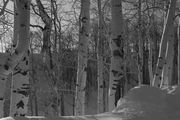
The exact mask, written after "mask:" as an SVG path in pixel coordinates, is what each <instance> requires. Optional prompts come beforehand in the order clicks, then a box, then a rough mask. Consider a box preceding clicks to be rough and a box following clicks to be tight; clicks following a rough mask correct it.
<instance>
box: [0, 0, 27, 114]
mask: <svg viewBox="0 0 180 120" xmlns="http://www.w3.org/2000/svg"><path fill="white" fill-rule="evenodd" d="M19 3H20V4H19V6H17V7H19V10H20V13H19V14H16V13H15V17H16V16H18V15H19V18H20V20H19V22H20V27H19V28H17V29H19V31H20V34H19V37H18V45H17V46H16V47H15V50H14V51H13V53H11V54H6V55H5V56H3V58H2V59H1V63H0V76H1V84H0V89H1V92H0V107H2V108H3V104H1V103H2V102H3V100H4V89H5V88H4V87H5V81H6V76H7V75H8V74H10V73H11V71H12V70H13V69H14V67H15V66H16V65H17V64H18V63H19V61H20V60H21V58H22V56H23V54H24V52H25V51H26V50H27V49H28V46H29V36H28V35H29V20H30V14H29V13H30V12H29V11H30V7H29V4H30V0H24V1H19ZM0 112H1V113H0V115H2V111H0Z"/></svg>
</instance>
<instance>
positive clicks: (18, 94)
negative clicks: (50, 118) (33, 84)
mask: <svg viewBox="0 0 180 120" xmlns="http://www.w3.org/2000/svg"><path fill="white" fill-rule="evenodd" d="M15 3H16V4H15V23H14V40H13V47H15V46H16V45H17V43H18V42H17V41H18V38H19V37H20V35H21V34H20V30H19V29H21V25H22V24H26V25H28V24H29V20H26V21H23V22H22V21H21V20H20V19H22V18H21V16H20V15H21V13H22V11H23V9H24V8H23V4H22V3H21V2H20V1H19V0H16V2H15ZM24 4H25V5H24V6H26V5H27V8H28V9H29V7H30V1H29V0H26V1H25V2H24ZM29 15H30V12H29V10H27V11H26V16H24V17H29ZM26 27H28V28H29V26H26ZM26 35H27V36H28V35H29V33H28V34H26ZM29 55H30V51H29V50H27V51H26V52H25V54H24V56H23V58H22V59H21V60H20V62H19V63H18V65H16V67H15V68H14V71H13V77H12V86H11V104H10V115H11V116H24V115H26V114H27V111H28V107H27V104H28V99H29V91H30V90H29V89H30V85H29Z"/></svg>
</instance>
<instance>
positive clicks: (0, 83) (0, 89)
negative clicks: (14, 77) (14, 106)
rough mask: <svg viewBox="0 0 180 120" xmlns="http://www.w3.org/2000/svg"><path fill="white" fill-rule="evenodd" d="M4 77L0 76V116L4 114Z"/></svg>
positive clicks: (5, 79)
mask: <svg viewBox="0 0 180 120" xmlns="http://www.w3.org/2000/svg"><path fill="white" fill-rule="evenodd" d="M6 81H7V78H6V77H0V118H2V117H3V116H4V93H5V89H6Z"/></svg>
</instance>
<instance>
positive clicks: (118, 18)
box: [108, 0, 124, 111]
mask: <svg viewBox="0 0 180 120" xmlns="http://www.w3.org/2000/svg"><path fill="white" fill-rule="evenodd" d="M111 5H112V23H111V25H112V38H111V41H110V48H111V66H110V80H109V98H108V103H109V105H108V107H109V108H108V109H109V111H112V110H113V109H114V108H115V106H116V104H117V101H116V100H115V92H116V88H117V85H118V83H119V82H120V81H121V78H122V77H123V74H124V72H123V69H124V68H123V67H124V65H123V64H124V63H123V62H124V61H123V58H124V49H123V46H124V45H123V40H124V29H123V16H122V1H121V0H111Z"/></svg>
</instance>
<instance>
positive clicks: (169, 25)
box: [152, 0, 177, 87]
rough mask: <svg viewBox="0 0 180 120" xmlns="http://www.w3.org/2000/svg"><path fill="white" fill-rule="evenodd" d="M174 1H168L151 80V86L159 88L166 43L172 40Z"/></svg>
mask: <svg viewBox="0 0 180 120" xmlns="http://www.w3.org/2000/svg"><path fill="white" fill-rule="evenodd" d="M176 1H177V0H171V1H170V7H169V10H168V13H167V17H166V21H165V25H164V29H163V34H162V37H161V43H160V51H159V57H158V62H157V65H156V70H155V75H154V78H153V83H152V85H153V86H156V87H159V86H160V82H161V78H162V76H161V75H162V70H163V67H164V64H165V54H166V48H167V47H166V46H167V41H168V40H169V39H173V37H172V32H173V23H174V22H173V21H174V20H173V18H174V13H175V7H176Z"/></svg>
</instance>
